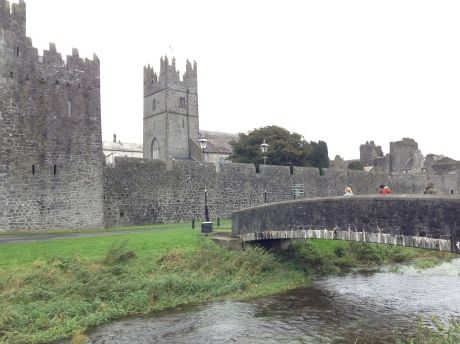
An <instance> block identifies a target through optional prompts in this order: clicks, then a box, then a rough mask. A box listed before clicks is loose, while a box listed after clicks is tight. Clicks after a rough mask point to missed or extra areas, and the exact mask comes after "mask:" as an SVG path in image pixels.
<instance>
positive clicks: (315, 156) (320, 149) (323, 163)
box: [310, 141, 329, 169]
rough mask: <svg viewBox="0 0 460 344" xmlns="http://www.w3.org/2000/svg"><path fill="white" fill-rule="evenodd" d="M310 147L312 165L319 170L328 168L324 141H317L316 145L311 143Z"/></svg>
mask: <svg viewBox="0 0 460 344" xmlns="http://www.w3.org/2000/svg"><path fill="white" fill-rule="evenodd" d="M310 145H311V146H312V154H311V161H312V165H313V166H315V167H319V168H320V169H322V168H327V167H329V156H328V151H327V143H326V142H324V141H318V143H316V142H313V141H311V142H310Z"/></svg>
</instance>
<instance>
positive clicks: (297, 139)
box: [230, 125, 329, 167]
mask: <svg viewBox="0 0 460 344" xmlns="http://www.w3.org/2000/svg"><path fill="white" fill-rule="evenodd" d="M264 139H265V140H266V142H267V143H268V144H269V145H270V147H269V149H268V152H267V164H270V165H294V166H313V167H321V164H323V165H324V166H322V167H328V166H329V157H328V156H327V144H326V142H323V141H319V142H318V143H316V142H310V143H308V142H307V141H306V140H305V139H304V138H303V136H302V135H300V134H297V133H291V132H289V131H288V130H286V129H284V128H281V127H278V126H276V125H271V126H267V127H262V128H259V129H254V130H252V131H250V132H248V133H247V134H243V133H240V134H239V140H238V141H232V142H230V145H231V146H232V148H233V154H232V155H231V156H230V160H232V161H233V162H242V163H253V164H256V165H257V164H259V163H261V162H262V152H261V151H260V147H259V146H260V145H261V144H262V142H263V141H264ZM315 146H318V147H315ZM314 147H315V148H314ZM313 155H314V156H315V158H314V159H313ZM326 161H327V163H326Z"/></svg>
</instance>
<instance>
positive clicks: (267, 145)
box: [259, 139, 270, 203]
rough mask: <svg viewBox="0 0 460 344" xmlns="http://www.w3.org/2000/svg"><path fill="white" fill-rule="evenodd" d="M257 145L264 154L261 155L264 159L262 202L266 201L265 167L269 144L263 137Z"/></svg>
mask: <svg viewBox="0 0 460 344" xmlns="http://www.w3.org/2000/svg"><path fill="white" fill-rule="evenodd" d="M259 147H260V150H261V151H262V153H263V154H264V156H263V157H262V158H263V159H264V203H267V170H266V168H267V151H268V147H270V145H269V144H268V143H267V142H265V139H264V142H263V143H262V144H261V145H260V146H259Z"/></svg>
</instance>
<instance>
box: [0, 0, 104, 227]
mask: <svg viewBox="0 0 460 344" xmlns="http://www.w3.org/2000/svg"><path fill="white" fill-rule="evenodd" d="M100 111H101V109H100V91H99V60H98V59H97V57H96V56H94V60H92V61H91V60H88V59H86V60H83V59H81V58H80V57H79V56H78V51H77V50H76V49H74V50H73V54H72V56H67V60H66V62H64V61H63V60H62V58H61V54H59V53H58V52H57V51H56V47H55V45H54V44H50V47H49V50H48V51H44V53H43V56H39V55H38V51H37V49H36V48H34V47H33V46H32V41H31V39H30V38H29V37H26V5H25V3H24V1H22V0H21V1H20V2H19V4H13V5H12V6H10V4H9V2H8V1H5V0H0V230H10V229H45V228H46V229H51V228H97V227H103V226H104V218H103V174H102V173H103V160H102V146H101V117H100Z"/></svg>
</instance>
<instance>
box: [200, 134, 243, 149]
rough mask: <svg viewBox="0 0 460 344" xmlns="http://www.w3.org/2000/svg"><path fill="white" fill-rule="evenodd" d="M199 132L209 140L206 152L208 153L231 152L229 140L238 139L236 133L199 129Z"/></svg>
mask: <svg viewBox="0 0 460 344" xmlns="http://www.w3.org/2000/svg"><path fill="white" fill-rule="evenodd" d="M200 134H201V135H204V137H205V138H206V139H207V140H209V141H208V146H207V148H206V152H208V153H221V154H232V153H233V149H232V146H231V145H230V141H233V140H235V141H238V138H239V136H238V134H230V133H222V132H218V131H205V130H200Z"/></svg>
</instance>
